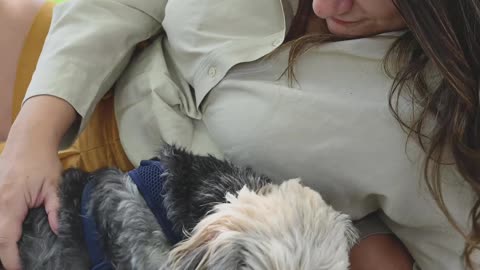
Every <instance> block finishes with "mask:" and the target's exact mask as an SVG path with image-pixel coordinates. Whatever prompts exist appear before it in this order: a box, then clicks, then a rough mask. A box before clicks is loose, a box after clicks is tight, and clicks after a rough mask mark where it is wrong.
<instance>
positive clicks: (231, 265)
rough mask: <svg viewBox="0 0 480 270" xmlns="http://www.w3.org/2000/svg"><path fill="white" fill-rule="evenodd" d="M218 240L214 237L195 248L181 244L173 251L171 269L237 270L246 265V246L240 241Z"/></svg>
mask: <svg viewBox="0 0 480 270" xmlns="http://www.w3.org/2000/svg"><path fill="white" fill-rule="evenodd" d="M218 241H219V240H218V239H217V240H214V239H212V240H211V241H208V242H204V243H203V244H202V245H200V246H197V247H195V248H193V249H189V248H186V249H183V248H182V247H181V244H180V246H179V247H178V248H179V249H176V250H175V249H174V250H173V251H172V253H171V258H170V259H171V260H172V261H171V262H170V263H169V265H170V267H171V269H178V270H180V269H182V270H197V269H202V270H204V269H208V270H237V269H239V268H240V267H241V266H242V265H245V256H244V253H243V251H244V250H245V248H244V246H243V245H242V244H241V242H240V241H235V239H229V240H226V241H222V243H218ZM215 242H217V243H215ZM180 250H181V251H180ZM179 251H180V252H179Z"/></svg>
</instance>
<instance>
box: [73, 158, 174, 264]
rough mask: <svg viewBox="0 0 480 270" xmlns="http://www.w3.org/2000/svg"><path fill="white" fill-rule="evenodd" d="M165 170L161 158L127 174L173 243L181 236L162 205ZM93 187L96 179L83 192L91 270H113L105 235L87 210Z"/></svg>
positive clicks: (83, 219)
mask: <svg viewBox="0 0 480 270" xmlns="http://www.w3.org/2000/svg"><path fill="white" fill-rule="evenodd" d="M164 171H165V169H164V168H163V166H162V164H161V163H160V161H156V160H145V161H142V162H141V163H140V166H139V167H138V168H137V169H134V170H132V171H130V172H128V175H129V176H130V178H131V179H132V181H133V182H134V183H135V184H136V185H137V188H138V190H139V191H140V193H141V194H142V196H143V198H144V200H145V202H146V203H147V206H148V207H149V208H150V210H151V211H152V213H153V215H154V216H155V218H156V219H157V222H158V224H159V225H160V227H161V228H162V231H163V233H164V234H165V236H166V238H167V240H168V241H169V242H170V244H172V245H175V244H176V243H178V242H180V240H182V236H179V235H177V234H175V232H174V231H173V225H172V223H171V222H170V220H169V219H168V217H167V211H166V209H165V207H164V205H163V199H164V198H163V197H164V196H163V194H164V192H163V184H164V177H165V176H164ZM94 187H95V186H94V182H93V181H92V180H89V181H88V182H87V184H86V185H85V188H84V189H83V193H82V206H81V216H82V223H83V235H84V240H85V244H86V245H87V250H88V255H89V257H90V262H91V264H92V265H93V267H92V268H91V270H113V269H114V267H113V265H112V263H111V262H110V261H109V260H108V258H107V256H106V254H105V249H104V247H103V241H102V236H101V234H100V233H99V232H98V229H97V225H96V222H95V218H94V217H93V216H92V213H91V211H89V210H88V209H89V207H88V206H89V202H90V200H91V196H92V192H93V190H94Z"/></svg>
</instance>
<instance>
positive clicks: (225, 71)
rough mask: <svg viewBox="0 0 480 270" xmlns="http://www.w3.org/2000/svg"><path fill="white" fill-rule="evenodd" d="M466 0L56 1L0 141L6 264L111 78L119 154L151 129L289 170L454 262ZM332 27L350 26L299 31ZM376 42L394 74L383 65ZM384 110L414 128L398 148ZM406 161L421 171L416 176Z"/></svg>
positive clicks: (471, 57)
mask: <svg viewBox="0 0 480 270" xmlns="http://www.w3.org/2000/svg"><path fill="white" fill-rule="evenodd" d="M479 10H480V8H479V4H478V3H477V1H474V0H461V1H458V0H456V1H453V0H449V1H447V0H442V1H439V0H436V1H433V0H424V1H421V2H418V1H413V0H411V1H410V0H408V1H407V0H406V1H398V2H397V3H396V4H394V3H393V2H392V1H390V0H313V1H300V2H299V3H297V1H293V0H292V1H287V0H286V1H280V0H278V1H274V0H271V1H253V2H249V1H245V0H239V1H220V2H218V1H215V2H213V1H212V2H209V1H205V2H204V3H202V5H199V4H198V1H194V0H182V1H175V0H173V1H172V0H170V1H168V3H167V2H166V1H146V0H144V1H138V0H137V1H128V0H122V1H120V0H117V1H106V0H105V1H104V0H96V1H74V2H71V3H69V4H68V5H65V6H63V7H59V8H57V13H56V16H54V19H53V25H52V28H51V32H50V35H49V38H48V39H47V42H46V44H45V48H44V51H43V53H42V56H41V58H40V61H39V63H38V67H37V71H36V74H35V76H34V77H33V80H32V83H31V84H30V88H29V92H28V93H27V95H26V98H25V99H26V102H25V103H24V106H23V108H22V110H21V112H20V114H19V116H18V117H17V119H16V121H15V123H14V124H13V126H12V128H11V131H10V134H9V138H8V140H7V143H6V145H5V150H4V152H3V153H2V156H1V157H0V158H1V160H0V201H1V202H2V203H1V204H0V215H2V217H7V218H4V219H3V220H2V221H1V222H2V223H0V233H1V235H0V239H3V241H2V242H1V243H2V244H1V247H0V258H1V260H2V262H3V263H4V264H5V265H6V266H7V267H8V268H15V267H16V266H17V262H16V256H15V255H16V249H15V242H16V240H17V239H18V237H19V235H20V224H21V222H22V220H23V218H24V216H25V213H26V211H27V209H28V207H34V206H38V205H40V204H41V203H44V204H45V207H46V210H47V212H48V213H49V218H50V221H51V225H52V227H53V228H55V225H56V221H55V219H56V215H55V213H56V208H57V199H56V197H55V188H56V186H57V181H58V180H57V179H58V175H59V172H60V168H61V165H60V162H59V160H58V158H57V155H56V151H57V148H58V146H59V145H60V144H61V142H64V143H71V141H72V138H73V137H75V135H76V133H77V132H78V130H83V128H84V127H85V126H86V123H87V122H88V121H87V120H88V119H90V117H92V115H93V117H94V118H95V115H96V114H94V113H93V111H94V108H95V106H96V104H97V103H98V102H99V101H100V100H101V99H102V97H103V96H104V94H105V93H106V92H107V91H108V90H109V89H110V88H111V86H112V85H113V83H114V82H116V86H115V94H114V95H115V112H116V119H117V121H118V125H119V133H120V139H121V141H122V146H123V149H125V152H126V155H127V156H128V158H129V160H130V161H132V163H133V164H134V165H135V164H137V163H138V161H139V160H140V159H142V158H146V157H148V156H150V155H151V154H152V153H153V152H154V151H155V147H156V145H157V144H158V143H159V142H161V141H166V142H176V143H178V144H181V145H184V146H186V147H189V148H190V149H192V150H194V151H195V152H202V153H205V152H209V153H213V154H216V155H218V156H222V155H224V156H227V157H229V158H230V159H232V160H233V161H234V162H236V163H238V164H241V165H250V166H252V167H253V168H254V169H256V170H258V171H260V172H263V173H266V174H268V175H270V176H272V177H273V178H276V179H285V178H290V177H293V176H295V177H296V176H300V177H302V178H303V181H304V182H305V183H306V184H308V185H310V186H312V187H314V188H315V189H317V190H319V191H320V192H321V193H322V194H323V195H324V196H325V197H326V198H327V199H328V201H329V202H330V203H332V205H334V206H335V207H336V208H337V209H339V210H341V211H344V212H346V213H348V214H350V215H351V216H352V217H353V218H355V219H361V218H363V217H365V216H366V215H367V214H369V213H372V212H374V211H376V210H382V212H383V213H384V214H382V219H383V221H384V222H385V223H386V224H387V225H388V226H389V228H390V229H391V230H392V231H393V232H394V233H395V234H396V235H397V236H398V237H399V238H400V240H402V242H403V243H404V244H405V245H406V247H407V248H408V250H409V251H410V253H411V254H412V255H413V257H414V259H415V260H416V262H417V264H418V266H419V267H421V268H422V269H424V270H428V269H463V268H464V258H463V255H465V256H466V257H465V259H467V258H471V259H474V258H472V257H471V256H470V255H472V252H473V251H474V250H475V248H476V247H477V246H478V240H477V239H478V234H479V232H478V229H477V227H478V226H477V225H478V224H477V223H478V222H477V216H478V214H477V212H478V209H477V208H478V207H477V205H478V203H472V202H475V201H477V194H478V187H477V184H476V183H477V181H478V177H479V172H478V167H479V166H478V164H479V161H478V151H479V150H478V148H479V147H478V144H479V138H478V133H477V132H478V129H479V126H478V123H479V122H480V121H479V108H478V106H479V104H478V103H479V99H478V85H479V84H478V78H477V77H478V75H477V74H478V72H479V66H480V64H479V62H480V61H479V58H478V52H479V51H480V50H479V48H478V42H477V40H478V36H477V35H478V33H477V32H476V31H477V29H478V27H479V18H480V15H479ZM312 11H313V12H312ZM66 15H68V16H66ZM321 19H325V21H326V26H327V28H328V30H329V32H330V33H331V34H328V33H325V32H324V31H323V29H324V27H323V26H324V24H323V20H321ZM287 30H288V35H287V36H285V34H286V33H287ZM399 30H400V31H403V32H395V31H399ZM146 39H150V40H151V44H150V45H149V46H148V47H147V48H145V49H143V50H140V51H139V50H135V48H136V44H138V43H139V42H141V41H143V40H146ZM342 39H352V40H344V41H339V42H331V43H330V42H329V43H325V44H323V45H321V46H313V47H312V46H310V45H312V44H315V43H318V42H327V41H334V40H342ZM289 40H294V41H292V42H291V43H286V41H289ZM282 43H283V44H284V46H281V45H282ZM279 47H280V48H279ZM309 47H310V49H309V50H307V51H305V49H306V48H309ZM277 48H279V49H277ZM276 49H277V50H276ZM289 53H290V56H289ZM267 55H268V56H267ZM385 56H388V57H387V61H386V64H387V65H386V66H387V67H388V68H389V71H390V72H391V73H392V74H393V77H394V80H391V79H390V78H388V77H387V76H386V75H385V74H384V73H383V72H382V69H381V67H382V65H381V62H382V59H383V58H384V57H385ZM127 63H129V65H128V67H127ZM241 63H243V64H241ZM285 70H287V74H286V75H289V76H282V73H283V72H284V71H285ZM120 75H121V76H120ZM392 85H393V88H392ZM390 88H392V92H391V93H390V104H391V107H392V109H393V112H394V114H393V115H394V116H395V117H396V118H397V119H395V118H394V117H391V115H390V114H389V111H388V109H389V108H388V101H389V97H388V95H389V92H388V90H389V89H390ZM353 106H356V107H353ZM100 110H101V109H100ZM101 112H103V113H108V112H109V111H101ZM97 115H98V114H97ZM103 119H104V121H105V120H107V121H109V122H107V125H109V128H110V126H113V128H114V127H115V125H114V124H112V123H114V119H110V118H108V117H106V116H105V115H103ZM399 123H401V124H403V127H404V128H406V131H408V132H410V135H413V136H411V138H412V140H410V141H409V143H408V144H407V147H405V143H406V141H407V137H408V136H407V135H406V133H405V132H403V131H402V129H401V125H399ZM105 132H110V131H108V130H107V131H105ZM33 136H34V137H33ZM413 139H415V140H413ZM138 142H141V143H138ZM106 145H109V143H108V142H107V143H106ZM89 150H91V149H89ZM87 152H88V151H87ZM117 153H121V154H123V152H122V151H121V150H119V151H117V152H115V151H112V152H111V153H110V156H111V155H115V154H117ZM84 154H85V155H84V157H85V156H88V153H84ZM95 156H96V155H95ZM107 156H109V155H108V154H107ZM89 157H90V156H89ZM85 160H86V161H85V162H88V159H87V158H85ZM422 160H426V161H427V162H426V164H422V165H417V164H419V163H420V162H421V161H422ZM113 163H114V164H116V163H117V162H113ZM438 164H447V165H444V166H439V165H438ZM451 164H453V165H455V166H451ZM117 165H118V164H117ZM128 167H129V166H128V165H125V166H124V168H125V169H128ZM422 168H424V171H425V175H424V177H423V178H425V180H426V181H427V182H426V183H427V184H428V185H424V184H422V183H424V182H420V184H419V181H420V180H421V177H420V176H421V175H420V174H417V173H418V172H419V171H420V170H421V169H422ZM465 180H466V181H465ZM440 181H441V182H440ZM440 183H442V184H440ZM18 194H24V196H19V195H18ZM432 195H433V196H432ZM7 207H8V209H7ZM11 209H14V211H12V210H11ZM471 209H473V210H471ZM470 210H471V216H472V217H473V219H472V220H473V223H472V224H469V223H468V218H469V214H470ZM471 225H474V226H471ZM464 248H465V250H464ZM466 261H467V262H469V263H474V261H472V260H466ZM370 269H372V268H370ZM381 269H387V268H381Z"/></svg>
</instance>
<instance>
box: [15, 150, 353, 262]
mask: <svg viewBox="0 0 480 270" xmlns="http://www.w3.org/2000/svg"><path fill="white" fill-rule="evenodd" d="M158 159H159V160H160V161H161V162H162V164H164V166H165V168H166V170H165V172H164V175H163V177H165V182H164V183H165V186H164V188H165V194H164V196H165V200H164V205H165V208H166V209H167V216H168V218H169V219H170V221H171V222H172V224H173V229H174V231H175V232H176V233H177V234H182V233H184V234H185V236H186V239H185V240H184V241H182V242H180V243H179V244H178V245H176V246H175V247H171V246H170V245H169V244H168V241H167V240H166V238H165V235H164V234H163V232H162V229H161V227H160V226H159V225H158V223H157V221H156V219H155V217H154V215H153V214H152V213H151V211H150V209H149V208H148V207H147V205H146V203H145V201H144V200H143V198H142V196H141V195H140V193H139V191H138V189H137V187H136V186H135V184H134V183H133V182H132V181H131V179H130V178H129V176H128V175H127V174H125V173H122V172H120V171H118V170H116V169H104V170H99V171H97V172H94V173H91V174H89V173H85V172H82V171H80V170H76V169H71V170H67V171H66V172H65V173H64V176H63V181H62V184H61V185H60V189H59V196H60V200H61V208H60V213H59V216H60V228H59V233H58V236H57V235H55V234H54V233H53V232H52V231H51V230H50V227H49V225H48V219H47V216H46V214H45V211H44V210H43V209H34V210H32V211H31V212H30V213H29V215H28V217H27V219H26V221H25V223H24V227H23V232H24V233H23V236H22V239H21V241H20V242H19V248H20V253H21V260H22V263H23V269H25V270H31V269H48V270H57V269H58V270H60V269H62V270H64V269H68V270H77V269H78V270H87V269H89V267H90V263H89V257H88V254H87V251H86V246H85V244H84V239H83V232H82V219H81V217H80V207H81V194H82V190H83V188H84V186H85V184H86V182H87V181H88V180H92V181H94V191H93V194H92V199H91V201H90V205H89V206H90V208H89V209H90V210H91V211H92V215H93V216H94V218H95V221H96V223H97V226H98V230H99V232H100V233H101V234H102V236H103V239H102V241H103V243H104V244H105V248H106V252H107V255H108V257H109V259H111V261H112V262H113V264H114V265H115V267H116V269H145V270H147V269H181V270H190V269H192V270H193V269H211V270H234V269H254V270H283V269H285V270H322V269H323V270H327V269H328V270H346V269H348V266H349V261H348V251H349V249H350V247H351V246H352V244H353V242H354V241H355V238H356V234H355V231H354V229H353V226H352V224H351V222H350V220H349V219H348V217H347V216H346V215H344V214H340V213H338V212H336V211H334V210H333V209H332V208H331V207H330V206H328V205H327V204H326V203H325V202H324V201H323V200H322V198H321V197H320V195H319V194H318V193H316V192H314V191H313V190H311V189H309V188H307V187H304V186H302V185H300V183H299V181H298V180H290V181H286V182H284V183H283V184H281V185H280V186H278V185H274V184H271V183H270V182H271V181H270V180H269V179H268V178H266V177H264V176H259V175H256V174H254V173H253V172H252V171H251V170H249V169H240V168H238V167H235V166H233V165H232V164H230V163H228V162H225V161H220V160H218V159H215V158H214V157H212V156H196V155H192V154H190V153H188V152H186V151H184V150H181V149H178V148H176V147H173V146H166V147H164V148H163V150H162V151H161V154H160V155H159V157H158ZM159 177H160V175H159ZM172 248H173V249H172Z"/></svg>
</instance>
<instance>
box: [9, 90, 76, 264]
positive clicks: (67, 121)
mask: <svg viewBox="0 0 480 270" xmlns="http://www.w3.org/2000/svg"><path fill="white" fill-rule="evenodd" d="M76 115H77V114H76V112H75V110H74V109H73V107H72V106H71V105H70V104H69V103H67V102H66V101H64V100H62V99H59V98H56V97H51V96H37V97H33V98H30V99H29V100H28V101H27V102H25V104H24V106H23V108H22V110H21V111H20V114H19V115H18V117H17V119H16V120H15V123H14V124H13V126H12V128H11V130H10V134H9V135H8V139H7V142H6V145H5V149H4V150H3V152H2V153H1V155H0V217H1V218H0V261H1V263H2V264H3V266H4V267H5V268H6V269H7V270H10V269H20V267H21V266H20V259H19V253H18V248H17V242H18V240H19V239H20V237H21V235H22V223H23V221H24V219H25V217H26V215H27V213H28V210H29V209H30V208H34V207H40V206H42V205H43V206H44V207H45V210H46V212H47V214H48V221H49V223H50V227H51V228H52V230H53V231H56V230H57V228H58V217H57V214H58V208H59V200H58V197H57V187H58V183H59V180H60V174H61V171H62V165H61V163H60V160H59V159H58V154H57V151H58V146H59V144H60V141H61V138H62V137H63V136H64V134H65V132H66V130H67V129H68V128H69V127H70V126H71V125H72V123H73V122H74V121H75V118H76Z"/></svg>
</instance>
